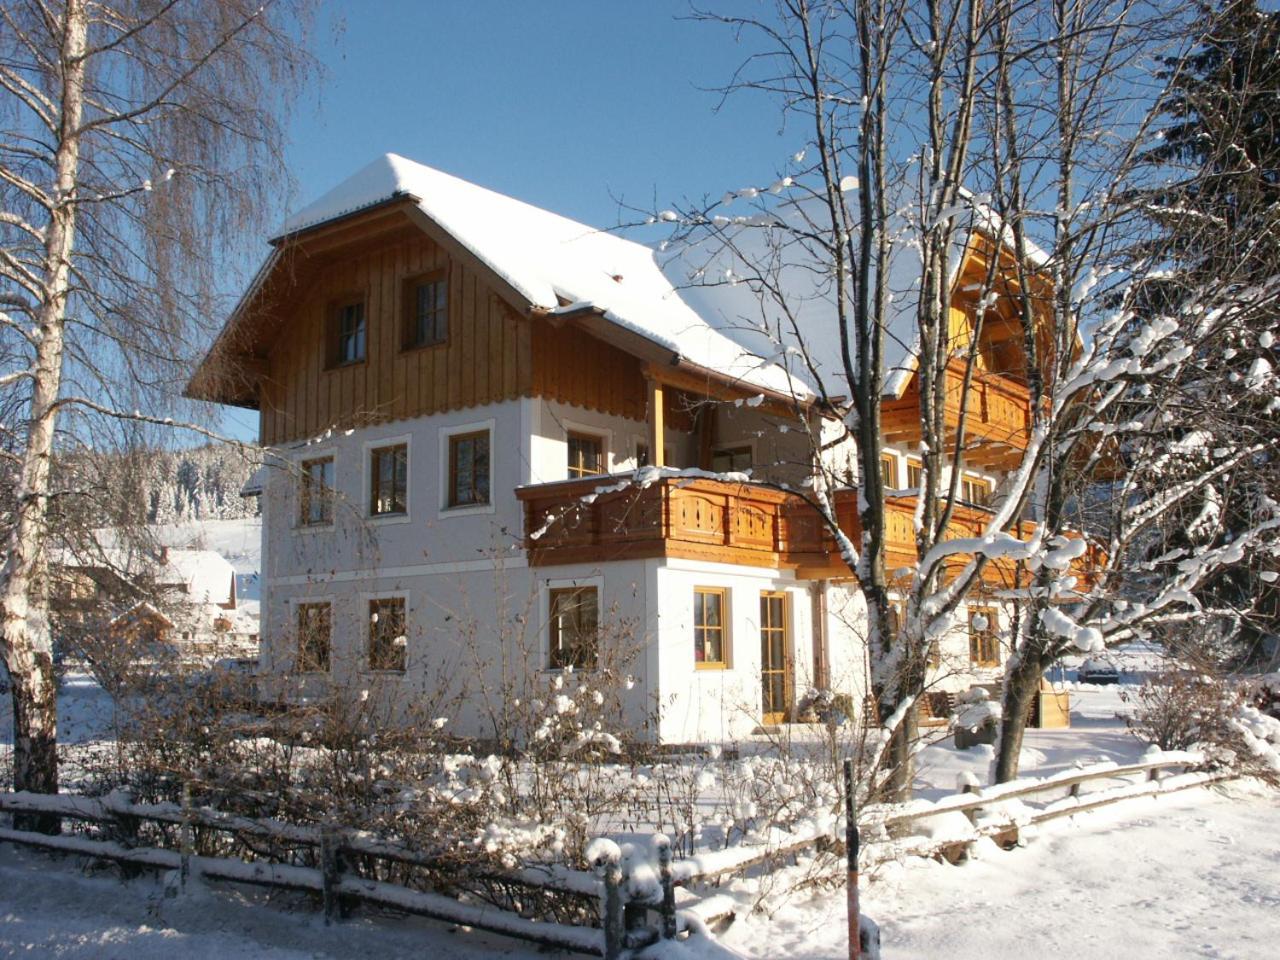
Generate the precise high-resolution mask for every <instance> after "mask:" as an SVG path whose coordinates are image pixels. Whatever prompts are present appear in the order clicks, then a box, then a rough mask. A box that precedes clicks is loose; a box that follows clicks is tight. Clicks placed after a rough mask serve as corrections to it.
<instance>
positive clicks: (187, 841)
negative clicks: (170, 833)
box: [178, 780, 195, 893]
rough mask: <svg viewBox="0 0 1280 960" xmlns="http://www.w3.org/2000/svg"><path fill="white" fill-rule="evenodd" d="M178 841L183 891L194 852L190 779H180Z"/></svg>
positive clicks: (179, 873) (179, 874) (179, 871)
mask: <svg viewBox="0 0 1280 960" xmlns="http://www.w3.org/2000/svg"><path fill="white" fill-rule="evenodd" d="M178 843H179V846H180V848H181V851H182V860H181V866H180V868H179V870H178V884H179V888H180V889H181V890H182V892H183V893H186V890H187V880H188V878H190V876H191V855H192V853H194V852H195V838H194V836H193V835H192V831H191V781H190V780H183V781H182V824H181V826H180V827H179V830H178Z"/></svg>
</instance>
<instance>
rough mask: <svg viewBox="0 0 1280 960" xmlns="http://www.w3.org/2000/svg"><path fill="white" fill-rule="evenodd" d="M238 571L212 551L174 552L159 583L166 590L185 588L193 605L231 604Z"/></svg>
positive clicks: (159, 574)
mask: <svg viewBox="0 0 1280 960" xmlns="http://www.w3.org/2000/svg"><path fill="white" fill-rule="evenodd" d="M235 575H236V571H235V567H233V566H231V564H230V563H228V562H227V560H226V559H225V558H223V557H222V555H221V554H218V553H215V552H214V551H212V550H170V551H168V556H167V558H166V559H164V560H162V561H161V563H160V565H159V567H158V569H157V571H156V580H157V582H159V583H160V584H161V585H162V586H181V587H183V588H185V590H186V592H187V595H188V596H189V597H190V598H191V602H193V603H218V604H222V603H229V602H230V601H231V590H232V586H231V584H232V582H233V581H234V580H235Z"/></svg>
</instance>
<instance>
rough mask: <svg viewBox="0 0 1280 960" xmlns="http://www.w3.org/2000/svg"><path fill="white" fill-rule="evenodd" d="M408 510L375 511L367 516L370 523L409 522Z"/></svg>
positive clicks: (390, 523)
mask: <svg viewBox="0 0 1280 960" xmlns="http://www.w3.org/2000/svg"><path fill="white" fill-rule="evenodd" d="M410 519H411V518H410V516H409V514H408V512H405V513H375V514H371V515H370V516H367V517H365V521H366V522H368V523H373V524H377V525H378V526H380V527H382V526H392V525H395V524H397V523H408V522H409V520H410Z"/></svg>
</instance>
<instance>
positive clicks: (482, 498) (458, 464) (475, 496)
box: [449, 431, 489, 507]
mask: <svg viewBox="0 0 1280 960" xmlns="http://www.w3.org/2000/svg"><path fill="white" fill-rule="evenodd" d="M488 502H489V433H488V431H481V432H479V433H460V434H456V435H455V436H452V437H450V438H449V506H451V507H465V506H473V505H477V504H485V503H488Z"/></svg>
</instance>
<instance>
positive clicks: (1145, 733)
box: [1121, 670, 1240, 750]
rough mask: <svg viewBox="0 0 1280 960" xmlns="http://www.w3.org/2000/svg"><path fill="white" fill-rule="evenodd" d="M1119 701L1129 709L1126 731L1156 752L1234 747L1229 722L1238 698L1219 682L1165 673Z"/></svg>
mask: <svg viewBox="0 0 1280 960" xmlns="http://www.w3.org/2000/svg"><path fill="white" fill-rule="evenodd" d="M1121 697H1122V699H1124V700H1125V701H1126V702H1132V703H1133V704H1134V710H1133V713H1132V714H1131V715H1130V716H1129V717H1128V719H1127V720H1126V724H1127V726H1128V728H1129V731H1130V732H1131V733H1133V734H1134V736H1136V737H1138V738H1139V739H1140V740H1142V741H1144V742H1145V743H1153V744H1155V745H1156V746H1157V747H1159V748H1160V749H1161V750H1190V749H1192V748H1193V747H1201V748H1205V749H1209V750H1212V748H1214V747H1228V748H1229V747H1230V746H1231V745H1232V743H1233V731H1232V726H1231V718H1232V717H1234V716H1235V714H1236V712H1237V710H1238V708H1239V706H1240V695H1239V694H1238V693H1237V692H1236V691H1234V690H1233V689H1232V688H1231V686H1230V685H1229V684H1228V683H1227V682H1226V681H1224V680H1222V679H1220V678H1215V677H1213V676H1211V675H1210V674H1207V673H1200V672H1198V671H1194V670H1166V671H1164V672H1163V673H1160V674H1158V675H1156V676H1155V677H1154V678H1152V679H1151V680H1148V681H1147V682H1146V683H1144V684H1143V685H1142V686H1141V687H1139V688H1138V690H1137V691H1136V692H1134V693H1129V692H1127V691H1126V692H1125V693H1122V694H1121Z"/></svg>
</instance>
